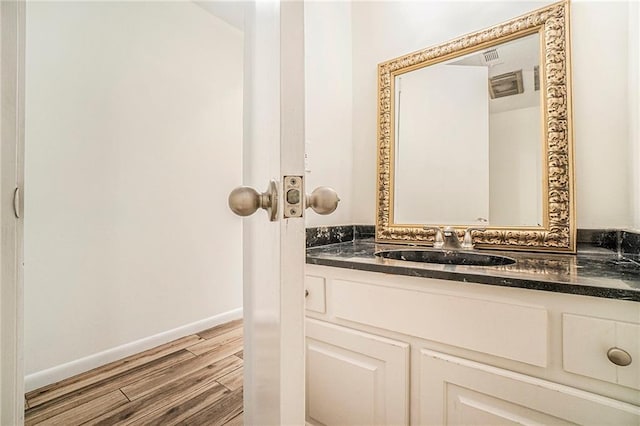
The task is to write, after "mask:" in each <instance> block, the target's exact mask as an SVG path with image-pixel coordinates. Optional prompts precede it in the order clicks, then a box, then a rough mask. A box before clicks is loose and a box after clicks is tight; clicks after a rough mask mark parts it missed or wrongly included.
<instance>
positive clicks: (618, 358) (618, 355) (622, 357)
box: [607, 348, 632, 367]
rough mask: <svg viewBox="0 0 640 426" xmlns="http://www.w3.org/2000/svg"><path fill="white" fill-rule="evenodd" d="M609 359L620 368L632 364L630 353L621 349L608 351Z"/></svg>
mask: <svg viewBox="0 0 640 426" xmlns="http://www.w3.org/2000/svg"><path fill="white" fill-rule="evenodd" d="M607 358H609V361H611V362H612V363H614V364H615V365H619V366H620V367H626V366H627V365H629V364H631V361H632V359H631V355H629V352H627V351H625V350H623V349H620V348H611V349H609V350H608V351H607Z"/></svg>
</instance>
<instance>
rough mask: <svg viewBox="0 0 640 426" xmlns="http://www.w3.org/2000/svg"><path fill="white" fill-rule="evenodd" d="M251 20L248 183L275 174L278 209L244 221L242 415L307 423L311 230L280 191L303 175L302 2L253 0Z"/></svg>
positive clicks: (261, 182) (262, 182) (260, 183)
mask: <svg viewBox="0 0 640 426" xmlns="http://www.w3.org/2000/svg"><path fill="white" fill-rule="evenodd" d="M246 23H247V25H246V27H245V28H246V32H245V46H246V48H245V49H246V56H245V61H246V62H245V64H246V65H245V108H244V114H245V117H244V120H245V127H244V132H245V133H244V140H245V142H244V146H243V147H244V153H243V157H244V158H243V167H244V173H243V181H244V182H243V183H244V185H247V186H251V187H253V188H255V189H256V190H258V191H262V190H264V189H265V188H266V187H267V184H268V183H269V181H270V180H274V181H275V182H276V186H277V187H278V189H279V191H278V193H279V195H278V196H277V199H278V204H279V208H277V209H276V217H275V220H274V221H270V220H269V218H268V217H267V215H265V214H264V213H263V212H257V213H256V214H254V215H253V216H251V217H248V218H246V219H245V220H244V226H243V262H244V324H245V358H244V359H245V361H244V362H245V364H244V365H245V369H244V371H245V373H244V374H245V376H244V380H245V382H244V402H245V404H244V409H245V411H244V421H245V423H246V424H251V425H253V424H261V425H266V424H273V425H276V424H283V425H300V424H304V400H305V397H304V322H303V321H304V259H305V230H304V218H303V217H292V218H283V213H284V209H283V208H282V205H283V204H284V201H285V200H284V198H283V195H282V194H283V184H285V183H286V184H289V182H284V176H291V177H296V176H297V177H302V176H304V3H303V2H302V1H296V2H282V3H278V2H275V1H271V2H256V3H253V4H251V5H250V6H249V10H248V11H247V14H246ZM294 179H295V178H294ZM288 181H290V179H288ZM301 181H302V180H301V179H300V180H299V182H301ZM302 194H304V188H301V191H300V193H299V195H302ZM299 198H300V209H299V210H298V212H297V213H298V214H300V213H301V212H302V211H303V208H302V203H303V201H302V199H303V198H304V197H299ZM289 213H290V211H289ZM294 216H295V215H294Z"/></svg>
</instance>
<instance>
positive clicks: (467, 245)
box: [462, 227, 487, 250]
mask: <svg viewBox="0 0 640 426" xmlns="http://www.w3.org/2000/svg"><path fill="white" fill-rule="evenodd" d="M486 230H487V228H479V227H475V228H474V227H471V228H467V229H465V231H464V240H463V241H462V248H463V249H465V250H473V235H471V232H472V231H486Z"/></svg>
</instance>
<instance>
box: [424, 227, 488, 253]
mask: <svg viewBox="0 0 640 426" xmlns="http://www.w3.org/2000/svg"><path fill="white" fill-rule="evenodd" d="M423 229H424V230H425V231H428V230H434V231H435V240H434V243H433V248H441V249H444V250H461V249H463V250H472V249H473V237H472V235H471V232H472V231H484V230H485V228H477V227H476V228H474V227H471V228H467V229H465V231H464V238H463V240H462V244H461V243H460V239H458V233H457V232H456V229H455V228H454V227H453V226H446V227H444V229H442V228H440V227H439V226H425V227H424V228H423Z"/></svg>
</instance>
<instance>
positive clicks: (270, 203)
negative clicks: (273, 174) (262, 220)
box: [229, 180, 278, 222]
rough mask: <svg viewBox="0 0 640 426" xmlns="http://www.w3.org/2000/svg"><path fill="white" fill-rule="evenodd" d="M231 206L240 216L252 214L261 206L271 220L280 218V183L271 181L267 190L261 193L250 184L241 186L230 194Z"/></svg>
mask: <svg viewBox="0 0 640 426" xmlns="http://www.w3.org/2000/svg"><path fill="white" fill-rule="evenodd" d="M229 208H230V209H231V211H233V212H234V213H235V214H237V215H238V216H251V215H252V214H254V213H255V212H256V210H258V209H259V208H261V209H265V210H266V211H267V215H268V216H269V220H270V221H271V222H275V221H276V220H277V219H278V216H277V215H278V185H277V183H276V181H275V180H272V181H270V182H269V186H268V187H267V190H266V191H265V192H263V193H259V192H258V191H256V190H255V189H253V188H252V187H250V186H239V187H237V188H235V189H234V190H233V191H231V193H230V194H229Z"/></svg>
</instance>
